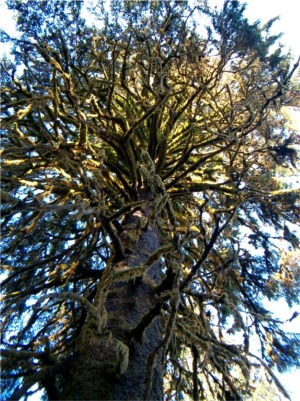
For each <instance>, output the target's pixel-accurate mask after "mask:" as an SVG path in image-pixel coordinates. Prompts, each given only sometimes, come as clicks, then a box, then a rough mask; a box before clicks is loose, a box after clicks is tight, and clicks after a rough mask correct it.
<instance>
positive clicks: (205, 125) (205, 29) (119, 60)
mask: <svg viewBox="0 0 300 401" xmlns="http://www.w3.org/2000/svg"><path fill="white" fill-rule="evenodd" d="M8 4H9V6H10V7H11V8H12V9H14V10H17V15H18V18H17V25H18V28H19V30H20V31H21V32H23V34H22V35H21V36H20V38H19V39H12V38H9V37H8V36H7V35H6V34H5V33H2V35H1V36H2V39H3V40H4V41H5V40H6V41H12V42H13V43H14V50H13V56H14V58H6V59H5V60H2V88H1V96H2V104H3V106H2V117H3V119H2V184H1V185H2V190H1V191H2V192H1V200H2V259H3V260H2V267H3V269H4V270H3V274H2V279H3V280H2V288H3V291H4V301H3V302H4V303H3V309H2V316H3V323H2V344H3V351H2V356H3V362H2V369H3V373H2V379H3V381H5V391H4V393H5V395H7V397H8V398H9V397H12V399H18V398H20V397H21V396H25V397H26V396H28V395H29V394H30V393H31V391H35V390H33V387H32V386H33V385H34V384H36V383H37V386H36V387H35V389H38V388H44V389H45V390H46V393H47V396H48V398H49V399H59V397H60V392H61V390H62V388H63V387H64V384H63V383H64V381H63V379H62V375H61V372H62V370H63V369H64V367H65V366H67V365H66V363H67V361H68V360H69V358H71V357H72V355H73V354H74V349H75V348H76V346H78V341H79V342H80V341H81V340H78V339H79V335H80V333H83V332H84V333H85V330H86V329H85V328H86V325H87V324H88V323H89V322H90V319H91V318H93V319H94V320H95V321H96V322H97V335H102V333H103V332H104V330H105V328H106V327H107V324H108V325H109V324H110V323H107V322H110V321H111V320H112V317H111V316H110V313H108V315H106V314H105V313H106V312H105V310H106V309H107V304H106V298H105V297H106V296H107V293H108V292H109V289H110V288H112V287H111V286H112V285H115V284H113V283H118V282H120V283H123V284H122V285H126V286H130V285H131V286H133V287H134V286H137V285H139V284H138V283H139V282H140V281H141V280H142V281H143V280H144V281H145V282H146V281H147V286H149V288H151V291H152V292H153V304H152V306H151V308H150V307H149V308H148V310H146V311H144V316H143V318H141V320H140V322H138V323H137V325H136V326H135V327H130V328H128V329H126V330H127V331H126V336H128V338H127V339H126V341H127V342H126V341H125V340H124V341H123V339H122V338H118V336H117V335H116V334H115V332H114V331H113V330H112V337H113V339H115V340H112V341H117V342H115V343H113V344H118V347H120V348H118V349H120V350H121V351H122V352H123V351H124V350H127V348H128V347H129V346H130V344H132V342H133V341H137V338H138V337H139V336H141V337H142V335H143V332H144V330H145V329H146V327H147V325H148V324H150V323H149V322H151V321H152V320H153V319H154V318H156V317H157V316H160V319H161V322H162V328H163V334H162V338H161V340H159V341H160V342H159V344H160V345H159V347H158V348H159V349H160V350H163V356H164V360H163V363H164V377H165V399H166V400H178V399H180V398H181V397H190V399H194V400H199V399H205V397H207V396H208V394H209V393H211V394H213V395H214V396H215V398H214V399H222V400H223V399H225V400H230V399H231V400H232V399H235V400H241V399H242V397H243V396H246V395H247V396H249V394H251V391H252V388H251V386H250V385H249V378H250V373H251V366H252V365H253V364H255V363H260V364H262V365H263V366H264V368H265V369H266V370H267V372H268V374H269V375H271V376H272V375H273V373H272V371H271V368H273V367H277V368H278V369H279V370H280V371H284V370H286V369H288V368H289V367H291V366H299V338H298V339H297V337H296V335H294V334H292V333H291V334H290V333H286V332H285V330H284V328H283V326H282V324H283V321H284V320H286V319H288V318H292V316H289V317H284V318H283V319H281V320H280V318H277V317H274V316H272V314H271V313H269V312H268V311H267V310H266V309H265V307H264V303H263V301H264V299H269V300H278V299H280V298H285V299H286V301H287V302H288V304H289V305H290V306H292V305H294V304H295V303H297V302H298V301H299V288H300V286H299V284H300V283H299V278H300V275H299V265H298V263H297V258H296V257H294V256H293V255H296V253H295V252H298V254H299V248H298V247H299V241H298V239H297V233H296V232H295V230H296V225H297V224H298V223H299V206H300V205H299V192H300V188H299V185H298V188H297V185H295V184H294V182H293V180H284V179H283V178H284V177H285V176H291V175H293V174H294V175H296V169H297V163H298V164H299V162H298V160H297V145H298V146H299V142H300V141H299V133H298V132H297V131H296V130H295V129H294V128H293V126H291V125H290V124H287V123H286V121H287V119H286V110H287V108H289V107H292V106H296V105H299V86H297V82H296V80H295V79H294V80H293V78H292V76H293V73H294V72H295V70H296V69H297V68H298V63H296V64H295V65H293V63H292V62H291V60H290V57H289V55H285V54H282V52H281V49H280V46H279V45H276V43H277V41H278V37H279V36H280V35H279V36H271V35H270V34H269V29H270V27H271V26H272V24H273V22H274V21H275V20H271V21H270V22H269V23H267V24H266V25H265V26H261V24H260V23H259V22H257V23H254V24H249V22H248V21H247V19H246V18H245V17H244V16H243V11H244V9H245V6H243V5H240V4H239V2H238V1H228V0H226V1H225V2H224V6H223V9H222V10H221V11H216V10H213V9H212V8H210V7H209V6H208V5H207V4H206V3H205V2H202V1H198V2H193V4H192V3H189V2H188V1H177V2H175V1H170V2H169V1H166V2H156V1H143V2H135V1H125V2H124V1H123V2H119V1H115V2H114V1H113V2H112V4H111V9H109V10H108V8H107V7H103V4H102V3H101V2H100V1H98V3H97V5H98V6H99V15H98V16H96V25H95V26H93V27H90V26H88V25H86V24H85V23H84V21H83V20H82V19H81V17H80V8H81V3H80V2H77V1H69V2H66V1H58V0H53V1H52V0H51V1H50V0H46V1H40V2H36V1H31V0H28V1H22V2H20V1H16V0H9V1H8ZM94 7H95V4H94ZM94 10H96V8H95V9H94ZM274 46H275V47H274ZM282 107H283V109H284V111H285V113H282V112H281V110H282ZM145 191H148V194H150V198H149V196H148V195H147V196H145ZM128 221H129V222H130V224H128ZM153 229H155V230H158V232H159V236H160V240H159V243H158V245H157V246H156V248H155V249H154V250H151V247H149V248H148V253H147V252H146V254H145V255H144V256H142V257H141V256H140V255H139V252H141V241H144V237H145V236H147V235H150V234H149V233H150V231H151V230H153ZM149 230H150V231H149ZM149 238H150V237H149ZM283 249H285V251H284V252H283V251H282V250H283ZM297 249H298V250H297ZM144 251H145V250H143V252H144ZM134 258H136V260H137V261H139V262H136V263H134V262H132V263H131V264H130V263H129V262H128V261H129V260H131V261H132V260H133V259H134ZM122 263H123V264H122ZM157 263H159V266H160V274H159V276H158V277H159V280H158V281H156V282H155V280H153V281H152V282H150V281H151V280H150V279H149V277H148V278H147V274H148V271H149V269H150V267H151V266H152V265H155V264H156V265H157ZM146 278H147V280H146ZM124 283H125V284H124ZM128 288H129V287H128ZM116 308H118V306H116ZM128 308H130V306H128ZM122 310H123V309H122ZM122 310H120V311H119V314H120V321H121V320H122V319H123V318H122V317H121V314H122ZM128 313H129V312H128ZM100 315H101V316H100ZM104 315H105V316H106V317H105V318H103V316H104ZM116 315H118V309H116V310H114V316H116ZM291 315H292V313H291ZM99 316H100V317H99ZM295 318H296V316H295ZM114 319H116V318H115V317H114ZM95 330H96V329H95ZM81 335H82V334H81ZM252 339H253V340H252ZM252 341H254V343H255V344H258V346H253V342H252ZM76 344H77V345H76ZM124 344H125V345H124ZM123 345H124V347H123ZM78 347H80V346H78ZM257 348H258V350H257ZM121 351H120V353H121ZM126 352H127V351H126ZM126 352H125V351H124V352H123V353H126ZM254 354H255V355H254ZM126 355H127V354H126ZM154 357H156V355H154V354H151V358H154ZM122 358H123V357H122ZM124 358H125V357H124ZM126 358H128V356H126ZM151 358H150V357H149V358H148V360H147V361H145V366H146V365H147V375H148V376H147V380H146V382H145V383H141V386H143V385H145V388H146V390H145V393H144V394H147V386H149V381H150V380H151V374H150V373H151V366H152V365H151V361H152V359H151ZM122 361H123V360H122ZM124 361H125V359H124ZM124 361H123V362H124ZM127 362H128V361H126V363H127ZM126 363H125V362H124V365H122V366H121V367H120V369H121V370H120V372H119V373H121V374H123V373H124V372H125V371H126V366H127V365H126ZM120 365H121V364H120ZM124 366H125V367H124ZM237 370H238V371H239V372H241V373H242V375H243V379H241V375H235V372H236V371H237ZM272 377H273V376H272ZM64 380H65V379H64ZM273 380H275V382H276V384H277V385H278V387H279V389H280V391H282V392H283V393H284V394H285V395H287V394H286V393H285V390H284V389H283V388H282V386H281V385H280V384H279V382H278V381H277V380H276V379H275V378H274V377H273Z"/></svg>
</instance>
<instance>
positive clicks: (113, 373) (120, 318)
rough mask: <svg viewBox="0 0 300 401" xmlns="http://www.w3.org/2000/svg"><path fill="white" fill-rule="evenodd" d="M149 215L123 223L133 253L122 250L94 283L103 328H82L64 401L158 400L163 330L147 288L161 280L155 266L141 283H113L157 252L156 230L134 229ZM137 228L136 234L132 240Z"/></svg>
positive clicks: (140, 213)
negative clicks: (120, 254)
mask: <svg viewBox="0 0 300 401" xmlns="http://www.w3.org/2000/svg"><path fill="white" fill-rule="evenodd" d="M148 206H149V204H148ZM148 213H149V207H148V210H142V211H138V212H136V213H134V214H133V215H131V216H128V218H127V219H126V220H127V221H125V222H124V224H123V227H124V230H123V232H122V234H121V235H120V238H121V241H122V244H123V243H124V244H125V242H126V246H128V245H130V244H128V242H130V240H129V238H131V242H132V244H131V245H132V249H128V248H127V249H125V252H124V256H123V257H122V259H121V260H119V261H118V262H117V263H116V264H114V265H113V266H111V268H109V266H108V267H107V270H106V272H105V273H106V275H104V277H103V278H102V280H101V283H100V284H99V289H98V295H97V297H96V300H95V303H94V305H95V306H96V307H97V308H98V310H99V319H100V321H101V320H102V322H103V324H102V327H100V329H99V328H96V327H95V326H94V323H93V322H90V321H88V322H87V323H86V324H85V326H84V327H83V329H82V333H81V335H80V338H79V339H78V341H77V345H76V352H75V355H74V356H73V358H72V360H71V361H70V362H69V363H68V364H67V367H66V369H65V372H64V373H63V376H64V385H63V392H62V397H61V398H62V399H63V400H143V399H147V400H156V401H158V400H163V367H162V350H161V349H160V347H159V345H160V344H161V341H162V327H161V317H160V315H159V307H158V305H157V297H156V296H155V293H154V291H153V285H152V284H159V282H160V280H161V265H160V262H159V261H155V262H154V263H153V264H152V265H150V266H149V268H148V270H147V274H146V275H144V277H143V278H142V277H135V278H130V279H128V278H126V279H124V278H123V279H120V280H118V279H117V280H116V279H114V277H115V274H116V272H118V271H119V272H122V270H123V271H129V270H130V269H134V268H136V267H138V266H143V264H144V263H145V261H146V260H147V258H148V256H149V255H150V254H152V253H153V252H155V251H156V250H157V249H159V248H160V247H161V238H160V233H159V230H158V229H157V228H156V227H155V226H152V225H151V224H149V225H148V226H147V227H144V228H143V229H139V228H138V225H139V224H140V219H141V217H142V218H144V217H145V215H147V214H148ZM137 215H138V216H137ZM137 229H138V230H140V233H139V234H138V238H137V239H136V240H133V239H132V234H133V232H134V230H135V231H136V230H137ZM126 237H127V238H126ZM153 356H155V357H154V358H153ZM149 357H150V358H149ZM149 379H150V380H149ZM146 383H148V388H147V384H146ZM149 383H150V385H149Z"/></svg>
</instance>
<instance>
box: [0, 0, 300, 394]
mask: <svg viewBox="0 0 300 401" xmlns="http://www.w3.org/2000/svg"><path fill="white" fill-rule="evenodd" d="M37 1H39V0H37ZM66 1H67V0H66ZM209 2H210V4H212V5H216V6H221V5H222V4H223V0H210V1H209ZM0 15H1V18H0V28H2V29H4V30H5V31H7V32H8V33H9V34H11V35H13V34H14V21H13V19H12V13H11V12H9V11H8V10H7V8H6V6H5V0H0ZM277 15H278V16H280V20H279V21H277V22H276V23H275V24H274V28H273V31H271V32H272V33H278V32H282V33H283V34H284V35H283V36H282V38H281V39H280V41H281V43H282V44H284V45H285V47H286V48H287V50H288V49H290V50H291V52H292V54H293V55H294V57H295V59H296V58H298V57H299V56H300V40H299V38H300V18H299V9H298V6H297V1H296V0H248V6H247V9H246V16H247V17H248V18H249V20H250V21H251V22H254V21H256V20H257V19H260V20H261V21H262V22H266V21H268V20H269V19H271V18H272V17H274V16H277ZM1 46H2V49H1V50H0V54H3V52H4V51H6V52H8V50H9V49H8V47H7V46H3V45H1ZM297 114H298V115H299V112H297ZM298 121H300V117H299V116H298ZM274 308H275V309H277V312H278V314H279V315H282V316H283V317H284V318H286V319H288V318H289V317H290V316H291V315H292V311H290V310H289V309H288V307H286V306H285V305H283V304H282V303H280V304H278V305H276V306H274ZM278 308H279V309H280V311H279V310H278ZM298 312H300V307H298ZM286 329H287V330H289V331H296V332H300V319H299V317H298V319H295V320H294V321H293V322H291V323H289V324H287V326H286ZM299 377H300V372H299V371H298V372H293V373H286V374H284V375H281V376H280V378H281V381H282V383H283V384H284V386H285V387H286V389H287V390H288V392H289V393H290V396H291V399H292V401H298V400H300V386H299Z"/></svg>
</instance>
